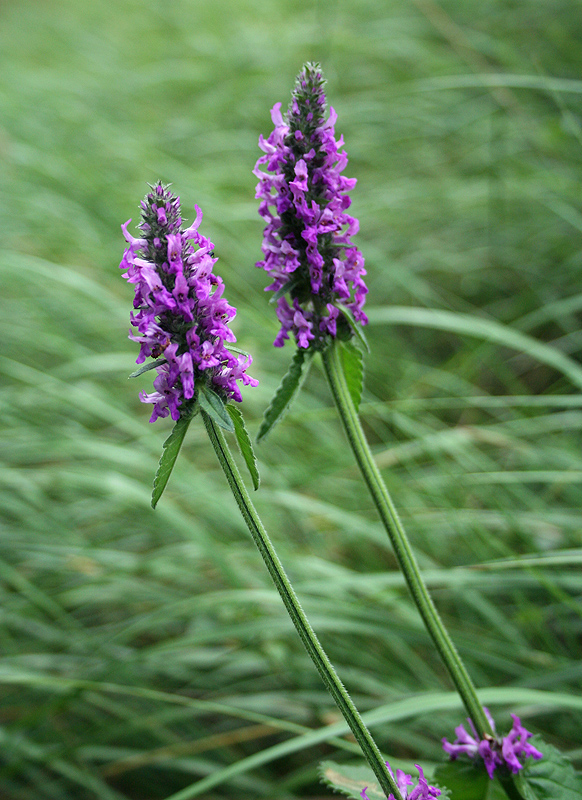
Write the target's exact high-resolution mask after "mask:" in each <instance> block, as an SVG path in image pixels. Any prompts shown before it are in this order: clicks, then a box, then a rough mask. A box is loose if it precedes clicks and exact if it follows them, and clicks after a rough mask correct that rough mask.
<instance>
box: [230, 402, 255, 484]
mask: <svg viewBox="0 0 582 800" xmlns="http://www.w3.org/2000/svg"><path fill="white" fill-rule="evenodd" d="M226 410H227V411H228V413H229V414H230V418H231V420H232V422H233V425H234V434H235V436H236V441H237V443H238V449H239V450H240V452H241V455H242V457H243V458H244V460H245V464H246V465H247V469H248V471H249V474H250V476H251V478H252V481H253V486H254V488H255V491H256V490H257V489H258V488H259V483H260V482H261V479H260V477H259V469H258V467H257V459H256V458H255V451H254V450H253V443H252V442H251V437H250V436H249V433H248V431H247V428H246V425H245V420H244V417H243V415H242V411H241V410H240V408H239V407H238V406H235V405H233V404H232V403H228V404H227V406H226Z"/></svg>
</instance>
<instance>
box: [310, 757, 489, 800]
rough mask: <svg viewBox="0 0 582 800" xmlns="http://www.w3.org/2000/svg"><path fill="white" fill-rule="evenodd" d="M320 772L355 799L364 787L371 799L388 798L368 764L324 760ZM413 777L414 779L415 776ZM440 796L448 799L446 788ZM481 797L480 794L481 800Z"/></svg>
mask: <svg viewBox="0 0 582 800" xmlns="http://www.w3.org/2000/svg"><path fill="white" fill-rule="evenodd" d="M318 772H319V777H320V780H321V782H322V783H325V784H326V786H329V787H330V788H331V789H333V790H334V791H336V792H341V793H342V794H345V795H347V796H348V797H352V798H353V800H362V790H363V789H365V790H366V795H367V796H368V798H369V800H386V795H385V794H384V792H383V791H382V789H381V788H380V784H379V783H378V778H377V777H376V776H375V775H374V773H373V772H372V770H371V769H370V767H369V766H368V765H367V764H336V763H335V762H333V761H322V763H321V764H320V765H319V769H318ZM412 777H413V779H414V777H415V776H414V775H413V776H412ZM485 777H487V776H485ZM431 783H432V781H431ZM441 790H442V787H441ZM440 797H441V800H447V798H448V797H449V794H448V792H447V790H446V789H444V790H442V794H441V795H440ZM459 797H460V795H459ZM472 797H473V796H472V795H471V798H472ZM476 797H477V796H476ZM481 797H482V796H479V800H481Z"/></svg>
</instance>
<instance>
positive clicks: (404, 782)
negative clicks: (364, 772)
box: [360, 762, 441, 800]
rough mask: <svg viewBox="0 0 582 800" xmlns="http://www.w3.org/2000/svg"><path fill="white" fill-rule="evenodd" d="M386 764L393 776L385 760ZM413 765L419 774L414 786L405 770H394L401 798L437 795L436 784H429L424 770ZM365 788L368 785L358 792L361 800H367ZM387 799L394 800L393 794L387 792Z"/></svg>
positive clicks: (424, 799)
mask: <svg viewBox="0 0 582 800" xmlns="http://www.w3.org/2000/svg"><path fill="white" fill-rule="evenodd" d="M386 766H387V767H388V771H389V772H390V775H392V777H393V778H394V773H393V772H392V768H391V767H390V764H389V763H388V762H386ZM414 766H415V767H416V769H417V770H418V775H419V777H418V783H417V785H416V786H415V785H414V780H413V779H412V776H411V775H407V774H406V772H404V771H403V770H401V769H397V770H396V779H395V780H396V785H397V786H398V789H399V790H400V794H401V795H402V797H403V800H431V798H432V797H439V796H440V794H441V790H440V789H437V788H436V786H430V785H429V784H428V781H427V780H426V778H425V777H424V772H423V771H422V769H421V767H419V766H418V764H415V765H414ZM367 788H368V787H367V786H366V787H365V788H364V789H362V791H361V792H360V796H361V797H362V800H369V798H368V795H367V794H366V789H367ZM388 800H394V795H393V794H389V795H388Z"/></svg>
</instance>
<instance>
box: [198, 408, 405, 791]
mask: <svg viewBox="0 0 582 800" xmlns="http://www.w3.org/2000/svg"><path fill="white" fill-rule="evenodd" d="M202 418H203V420H204V425H205V426H206V430H207V432H208V435H209V437H210V441H211V442H212V445H213V447H214V450H215V452H216V455H217V456H218V460H219V461H220V466H221V467H222V469H223V470H224V474H225V475H226V479H227V480H228V483H229V485H230V488H231V490H232V493H233V495H234V497H235V500H236V502H237V504H238V507H239V509H240V511H241V514H242V515H243V518H244V521H245V522H246V524H247V527H248V529H249V531H250V532H251V536H252V537H253V539H254V542H255V544H256V545H257V547H258V548H259V552H260V554H261V556H262V558H263V561H264V562H265V565H266V567H267V569H268V570H269V574H270V576H271V578H272V579H273V583H274V584H275V586H276V587H277V591H278V592H279V594H280V595H281V599H282V600H283V603H284V604H285V608H286V609H287V612H288V613H289V616H290V617H291V619H292V621H293V624H294V625H295V628H296V629H297V633H298V634H299V636H300V637H301V641H302V642H303V644H304V645H305V649H306V650H307V652H308V653H309V656H310V658H311V660H312V661H313V663H314V664H315V666H316V668H317V671H318V672H319V674H320V675H321V678H322V680H323V682H324V683H325V685H326V687H327V689H328V690H329V692H330V694H331V696H332V697H333V699H334V700H335V702H336V704H337V706H338V708H339V710H340V711H341V713H342V715H343V717H344V719H345V720H346V722H347V723H348V725H349V726H350V728H351V730H352V733H353V734H354V736H355V737H356V740H357V742H358V744H359V745H360V747H361V748H362V751H363V753H364V755H365V757H366V759H367V761H368V763H369V765H370V766H371V768H372V769H373V770H374V774H375V775H376V777H377V778H378V782H379V783H380V786H381V787H382V790H383V791H384V793H385V794H386V797H388V795H390V794H392V795H393V796H394V798H395V799H396V800H402V795H401V794H400V792H399V790H398V786H397V785H396V782H395V780H394V778H393V777H392V776H391V775H390V773H389V772H388V769H387V768H386V764H385V762H384V759H383V758H382V755H381V753H380V751H379V750H378V747H377V745H376V743H375V742H374V740H373V739H372V736H371V735H370V732H369V730H368V729H367V728H366V726H365V724H364V722H363V721H362V718H361V717H360V714H359V712H358V710H357V709H356V707H355V706H354V704H353V702H352V699H351V698H350V696H349V694H348V693H347V691H346V689H345V687H344V685H343V683H342V682H341V680H340V678H339V677H338V675H337V673H336V671H335V669H334V668H333V666H332V664H331V662H330V660H329V658H328V657H327V655H326V654H325V651H324V650H323V648H322V646H321V644H320V643H319V640H318V638H317V636H316V635H315V632H314V631H313V628H312V627H311V625H310V624H309V621H308V619H307V617H306V616H305V612H304V611H303V609H302V608H301V604H300V603H299V600H298V598H297V595H296V594H295V591H294V590H293V587H292V586H291V584H290V582H289V579H288V577H287V575H286V573H285V570H284V569H283V565H282V564H281V562H280V561H279V557H278V556H277V553H276V552H275V548H274V547H273V545H272V543H271V540H270V539H269V536H268V534H267V531H266V530H265V528H264V527H263V524H262V522H261V520H260V519H259V515H258V514H257V512H256V510H255V507H254V506H253V504H252V501H251V499H250V497H249V494H248V492H247V490H246V487H245V485H244V483H243V481H242V478H241V476H240V473H239V471H238V468H237V466H236V464H235V462H234V460H233V458H232V454H231V452H230V449H229V447H228V444H227V443H226V440H225V438H224V435H223V433H222V431H221V430H220V428H219V427H218V426H217V425H216V424H215V423H214V421H213V420H212V419H211V418H210V417H209V416H208V415H207V414H206V413H205V412H204V411H202Z"/></svg>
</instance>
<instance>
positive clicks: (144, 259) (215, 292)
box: [120, 183, 258, 422]
mask: <svg viewBox="0 0 582 800" xmlns="http://www.w3.org/2000/svg"><path fill="white" fill-rule="evenodd" d="M141 213H142V221H141V223H140V225H139V228H140V230H141V233H142V237H141V238H139V239H138V238H135V237H134V236H132V235H131V234H130V233H129V232H128V230H127V226H128V225H129V222H131V220H128V222H126V223H125V224H124V225H122V226H121V229H122V231H123V235H124V237H125V239H126V241H127V242H128V247H127V249H126V250H125V253H124V254H123V259H122V261H121V264H120V267H121V269H123V270H125V271H126V274H125V275H124V276H123V277H124V278H125V279H126V280H127V281H128V282H129V283H132V284H133V285H134V286H135V297H134V301H133V306H134V308H135V309H136V310H135V313H132V314H131V315H130V318H131V324H132V326H133V327H134V328H136V330H137V332H136V333H131V332H130V334H129V338H130V339H132V340H133V341H135V342H138V343H139V344H140V346H141V347H140V352H139V356H138V358H137V363H138V364H141V363H142V362H143V361H145V359H146V358H147V357H150V356H151V357H152V358H155V359H160V361H159V363H158V365H157V366H156V371H157V376H156V378H155V380H154V389H155V392H153V393H151V394H146V393H145V392H141V394H140V400H141V401H142V402H143V403H152V404H153V406H154V410H153V412H152V416H151V418H150V422H155V420H156V419H157V418H158V417H167V416H168V414H170V416H171V417H172V419H173V420H175V421H177V420H178V419H179V418H180V415H181V413H182V412H184V411H186V410H187V409H188V408H189V407H191V405H192V404H193V402H194V401H195V399H196V386H197V384H198V383H199V382H200V381H203V382H204V383H205V384H206V385H209V386H210V388H212V389H213V390H214V391H215V392H217V393H218V394H219V395H220V396H221V397H222V399H223V400H225V401H227V400H229V399H231V398H233V399H234V400H237V401H239V402H240V400H241V399H242V398H241V394H240V389H239V387H238V384H237V380H241V381H242V382H243V384H248V385H251V386H256V385H257V384H258V381H256V380H255V379H254V378H251V377H250V376H249V375H247V374H246V370H247V367H248V366H249V365H250V363H251V357H250V356H240V355H235V354H234V353H231V352H229V350H228V349H227V347H226V342H235V341H236V337H235V335H234V333H233V332H232V331H231V330H230V328H229V327H228V324H229V322H230V321H231V320H232V319H233V318H234V316H235V315H236V309H235V308H234V307H233V306H230V305H229V304H228V303H227V302H226V300H225V299H224V298H223V296H222V293H223V291H224V284H223V282H222V280H221V278H219V277H218V275H215V274H214V273H213V267H214V264H215V263H216V261H217V259H216V258H214V257H213V256H214V253H213V252H212V251H213V248H214V245H213V244H212V242H210V241H209V240H208V239H206V238H205V237H204V236H202V235H201V234H200V233H199V232H198V227H199V225H200V222H201V220H202V212H201V211H200V209H199V208H198V206H196V220H195V222H194V223H193V224H192V225H191V226H190V227H189V228H186V229H184V228H183V227H182V217H181V211H180V198H179V197H178V196H177V195H175V194H172V192H170V191H169V188H168V187H167V186H164V185H163V184H162V183H157V184H156V185H155V186H154V187H152V191H151V192H150V193H149V194H147V195H146V196H145V198H144V200H143V201H142V203H141ZM194 245H197V247H196V248H195V247H194Z"/></svg>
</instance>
